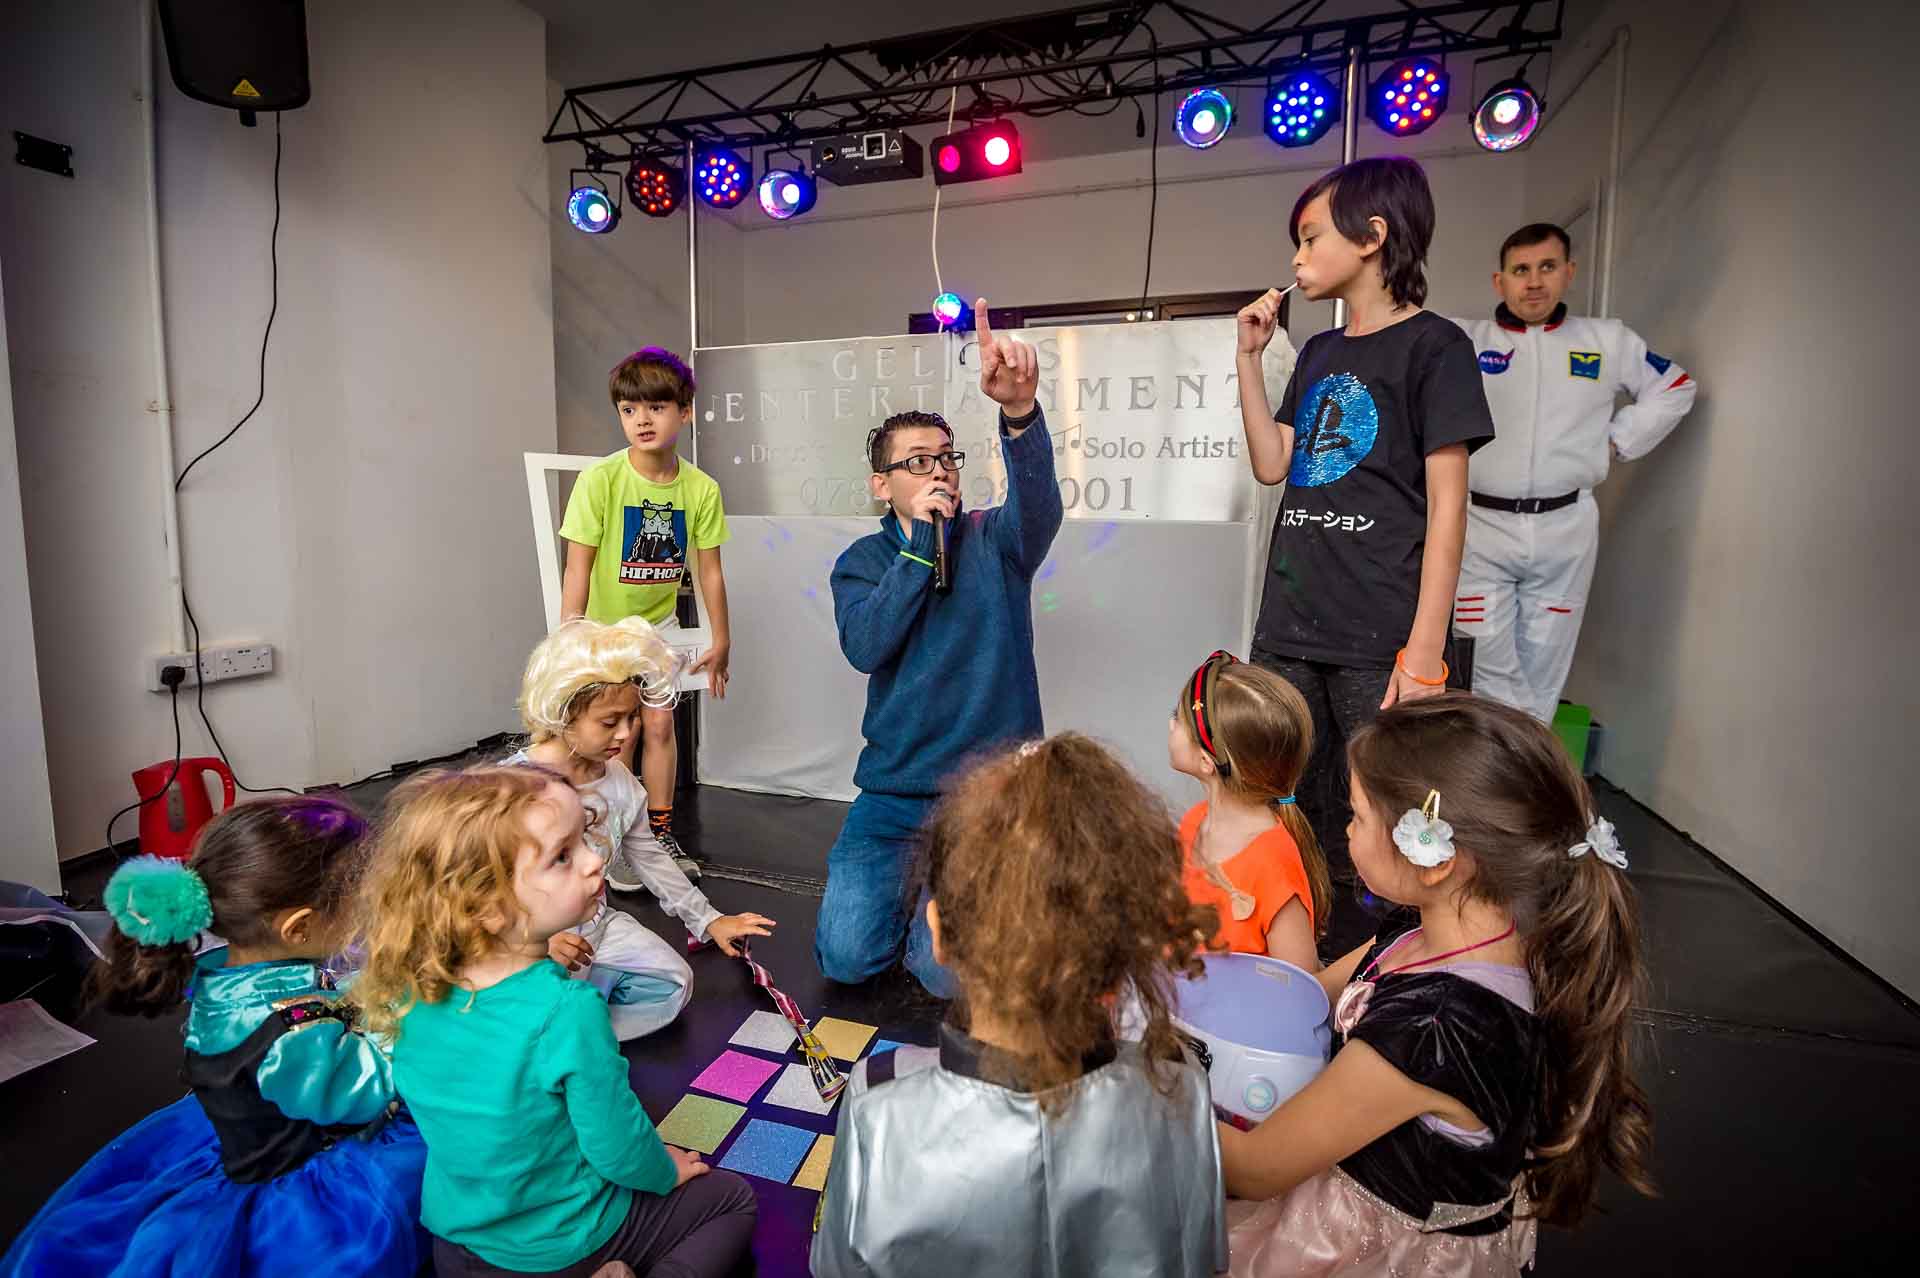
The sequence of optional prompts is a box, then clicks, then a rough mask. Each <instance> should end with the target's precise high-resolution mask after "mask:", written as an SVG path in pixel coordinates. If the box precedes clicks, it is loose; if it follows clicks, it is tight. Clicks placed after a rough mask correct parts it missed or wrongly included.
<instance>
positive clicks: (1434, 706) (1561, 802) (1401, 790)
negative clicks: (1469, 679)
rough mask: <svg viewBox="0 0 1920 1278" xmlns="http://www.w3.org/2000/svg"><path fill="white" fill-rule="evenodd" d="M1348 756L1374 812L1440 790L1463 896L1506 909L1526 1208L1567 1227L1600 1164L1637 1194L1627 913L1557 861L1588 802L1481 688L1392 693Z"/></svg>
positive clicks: (1643, 1125)
mask: <svg viewBox="0 0 1920 1278" xmlns="http://www.w3.org/2000/svg"><path fill="white" fill-rule="evenodd" d="M1347 755H1348V762H1349V764H1350V766H1351V767H1352V770H1353V775H1354V777H1355V779H1356V780H1358V781H1359V783H1360V788H1361V790H1362V791H1363V792H1364V793H1365V795H1366V797H1367V799H1368V800H1369V801H1370V802H1371V803H1372V804H1373V805H1374V808H1375V810H1376V811H1377V812H1378V814H1379V816H1380V819H1381V820H1382V821H1383V822H1385V823H1387V824H1388V825H1391V824H1392V823H1393V822H1394V821H1395V820H1396V819H1397V817H1398V814H1399V813H1401V812H1405V811H1407V810H1408V809H1410V808H1418V807H1419V806H1420V805H1421V803H1422V802H1423V801H1424V800H1425V798H1426V795H1427V792H1428V791H1429V790H1438V791H1439V792H1440V793H1441V794H1442V795H1444V796H1446V802H1447V822H1448V823H1449V824H1450V825H1452V826H1453V836H1454V840H1455V841H1456V842H1457V843H1458V844H1459V846H1460V849H1461V851H1462V852H1463V853H1465V854H1466V855H1467V857H1468V858H1470V859H1471V861H1472V863H1473V874H1472V876H1471V877H1470V878H1469V879H1468V880H1467V883H1466V887H1465V889H1464V890H1465V891H1467V892H1469V893H1471V894H1472V895H1473V896H1474V897H1476V898H1478V899H1481V900H1484V901H1488V902H1491V903H1492V904H1494V905H1497V906H1499V907H1501V908H1502V909H1504V910H1507V911H1508V912H1509V913H1511V914H1512V915H1513V921H1514V923H1515V924H1516V925H1517V926H1518V927H1519V929H1520V937H1521V940H1522V942H1523V944H1524V950H1525V954H1526V959H1527V971H1528V975H1529V976H1531V977H1532V979H1533V989H1534V996H1535V999H1536V1002H1537V1005H1538V1009H1537V1010H1538V1015H1539V1017H1540V1019H1541V1021H1542V1022H1543V1023H1544V1025H1545V1027H1546V1046H1547V1052H1546V1067H1545V1070H1544V1071H1543V1075H1542V1078H1541V1085H1540V1091H1539V1094H1538V1100H1537V1102H1536V1104H1535V1106H1534V1114H1533V1133H1532V1144H1533V1149H1534V1162H1533V1164H1532V1165H1531V1166H1530V1167H1529V1169H1528V1171H1527V1193H1528V1195H1529V1196H1530V1197H1531V1198H1532V1199H1533V1215H1534V1216H1535V1217H1536V1218H1537V1219H1539V1220H1542V1221H1544V1222H1546V1223H1547V1224H1550V1225H1572V1224H1576V1223H1577V1222H1578V1221H1579V1220H1580V1218H1581V1216H1582V1215H1584V1214H1585V1213H1586V1210H1587V1209H1588V1208H1589V1207H1590V1206H1591V1205H1592V1203H1593V1197H1594V1190H1595V1182H1596V1180H1597V1178H1598V1176H1599V1173H1600V1170H1601V1168H1602V1167H1607V1168H1611V1169H1612V1170H1613V1172H1614V1173H1615V1174H1616V1175H1618V1176H1619V1177H1620V1178H1621V1179H1622V1180H1624V1181H1626V1182H1627V1184H1628V1185H1630V1186H1631V1187H1632V1188H1634V1189H1635V1190H1638V1191H1639V1192H1640V1193H1643V1194H1649V1195H1651V1194H1652V1193H1653V1192H1654V1184H1653V1178H1652V1174H1651V1172H1650V1171H1649V1170H1648V1167H1647V1160H1648V1151H1649V1149H1650V1147H1651V1144H1652V1132H1653V1110H1652V1107H1651V1106H1650V1105H1649V1104H1648V1102H1647V1094H1646V1092H1645V1091H1643V1090H1642V1089H1641V1087H1640V1084H1639V1083H1638V1082H1637V1081H1636V1080H1635V1079H1634V1076H1633V1022H1632V1017H1631V1013H1632V1011H1633V1006H1634V1003H1635V1001H1636V1000H1637V999H1639V998H1640V996H1641V995H1642V994H1643V993H1644V985H1645V981H1646V972H1645V968H1644V967H1643V965H1642V962H1641V957H1640V950H1641V942H1640V919H1639V910H1638V907H1637V904H1636V902H1635V899H1634V890H1633V884H1632V883H1631V882H1630V881H1629V880H1628V878H1627V876H1626V874H1625V872H1623V871H1621V870H1618V869H1615V868H1614V867H1613V866H1611V865H1608V864H1606V863H1605V862H1603V861H1602V860H1601V859H1600V858H1599V857H1598V856H1592V855H1589V856H1583V857H1579V858H1577V859H1576V858H1574V857H1570V856H1569V855H1568V850H1569V849H1570V848H1572V847H1573V846H1574V845H1575V844H1577V843H1580V842H1582V841H1584V840H1585V839H1586V837H1587V829H1588V827H1589V826H1590V825H1591V824H1592V823H1593V820H1594V817H1595V812H1594V806H1593V795H1592V793H1591V792H1590V791H1589V790H1588V788H1587V783H1586V780H1585V779H1584V778H1582V777H1581V775H1580V773H1579V772H1578V771H1577V770H1576V769H1575V768H1574V766H1573V762H1572V760H1571V759H1569V758H1568V757H1567V752H1566V751H1565V750H1564V749H1562V748H1561V746H1560V742H1559V741H1558V740H1557V739H1556V738H1555V737H1554V735H1553V733H1552V732H1551V731H1550V730H1549V729H1548V728H1547V726H1546V725H1545V724H1543V723H1541V722H1540V721H1539V720H1537V719H1535V718H1533V717H1532V716H1531V715H1528V714H1525V713H1522V712H1521V711H1519V710H1514V709H1512V708H1510V707H1507V706H1503V705H1500V704H1498V703H1497V702H1493V701H1488V700H1486V699H1485V698H1483V697H1471V696H1466V695H1463V694H1462V695H1455V694H1447V695H1443V696H1439V697H1432V698H1429V699H1426V700H1422V701H1412V702H1402V703H1401V704H1400V705H1397V706H1395V707H1394V708H1393V709H1391V710H1386V711H1383V712H1381V714H1380V717H1379V718H1377V719H1375V720H1374V721H1373V722H1372V723H1371V724H1369V725H1367V726H1366V727H1365V728H1363V729H1361V730H1360V731H1359V732H1358V733H1356V734H1355V735H1354V738H1353V742H1352V744H1351V745H1350V746H1349V747H1348V751H1347Z"/></svg>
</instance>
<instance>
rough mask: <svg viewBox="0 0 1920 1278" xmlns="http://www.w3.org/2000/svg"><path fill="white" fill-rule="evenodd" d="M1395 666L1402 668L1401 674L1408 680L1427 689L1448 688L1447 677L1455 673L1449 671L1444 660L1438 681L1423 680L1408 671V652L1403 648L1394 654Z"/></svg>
mask: <svg viewBox="0 0 1920 1278" xmlns="http://www.w3.org/2000/svg"><path fill="white" fill-rule="evenodd" d="M1393 664H1394V665H1396V666H1398V667H1399V668H1400V673H1401V674H1403V675H1405V676H1406V677H1407V678H1409V679H1411V680H1413V681H1414V682H1415V683H1417V684H1419V685H1421V686H1422V687H1426V688H1444V687H1446V686H1447V676H1448V675H1450V674H1452V673H1453V672H1452V671H1451V670H1449V669H1447V663H1446V662H1445V661H1444V660H1443V661H1441V663H1440V677H1439V678H1438V679H1422V678H1421V677H1420V676H1419V675H1417V674H1415V673H1414V672H1413V671H1411V670H1409V669H1407V650H1406V649H1405V648H1402V649H1401V650H1400V651H1398V652H1396V653H1394V654H1393Z"/></svg>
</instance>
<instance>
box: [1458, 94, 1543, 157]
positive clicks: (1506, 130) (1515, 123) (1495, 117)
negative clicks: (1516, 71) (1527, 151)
mask: <svg viewBox="0 0 1920 1278" xmlns="http://www.w3.org/2000/svg"><path fill="white" fill-rule="evenodd" d="M1546 109H1547V104H1546V103H1545V102H1544V101H1543V100H1542V99H1541V97H1540V95H1539V94H1538V93H1535V92H1534V91H1533V86H1532V85H1530V84H1528V83H1527V82H1526V81H1525V80H1523V79H1521V78H1520V77H1518V76H1515V77H1514V78H1513V79H1511V80H1502V81H1501V82H1500V83H1499V84H1496V85H1494V86H1493V87H1492V88H1491V89H1489V90H1487V93H1486V96H1485V97H1483V98H1481V99H1480V105H1479V107H1478V108H1476V109H1475V110H1474V113H1473V140H1474V141H1475V142H1478V143H1479V144H1480V145H1481V146H1483V147H1485V148H1486V149H1487V150H1489V151H1511V150H1513V148H1515V147H1517V146H1519V145H1520V144H1521V143H1523V142H1525V141H1526V140H1527V139H1528V138H1530V137H1532V136H1533V131H1534V130H1535V129H1537V128H1539V127H1540V120H1541V118H1542V117H1543V116H1544V115H1545V114H1546Z"/></svg>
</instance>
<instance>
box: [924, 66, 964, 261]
mask: <svg viewBox="0 0 1920 1278" xmlns="http://www.w3.org/2000/svg"><path fill="white" fill-rule="evenodd" d="M959 102H960V86H959V85H957V84H956V85H954V86H953V88H951V89H949V90H948V91H947V132H948V133H952V132H953V109H954V107H955V106H957V105H958V104H959ZM936 163H937V161H936ZM940 191H941V187H940V183H938V182H935V183H934V184H933V235H932V237H931V244H932V247H933V295H934V296H935V297H938V296H940V295H941V294H942V293H944V292H946V291H947V286H946V285H945V284H944V283H942V282H941V279H940Z"/></svg>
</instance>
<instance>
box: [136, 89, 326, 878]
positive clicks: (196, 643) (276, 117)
mask: <svg viewBox="0 0 1920 1278" xmlns="http://www.w3.org/2000/svg"><path fill="white" fill-rule="evenodd" d="M281 151H282V146H281V134H280V113H279V112H278V111H275V112H274V113H273V232H272V234H271V235H269V236H268V239H267V255H268V260H269V262H270V263H271V268H270V280H271V285H270V287H271V290H272V303H271V305H270V306H269V307H268V308H267V326H266V329H265V331H263V332H262V333H261V334H260V370H259V382H260V390H259V393H258V394H257V395H255V396H254V398H253V407H251V408H249V409H248V410H247V411H246V413H245V415H243V416H242V417H241V418H240V420H239V421H237V422H235V423H234V424H233V426H232V428H231V429H229V430H228V431H227V433H226V434H224V435H222V436H221V437H220V438H219V439H216V440H215V441H214V442H213V443H211V444H209V445H208V446H207V447H205V448H203V449H201V450H200V452H199V454H198V455H197V456H195V457H194V459H193V460H192V461H190V462H188V463H187V464H186V466H185V468H184V469H182V470H181V472H180V474H179V475H178V476H176V477H175V478H174V481H173V490H174V491H175V492H176V493H177V492H179V491H180V486H181V485H182V484H184V483H186V482H187V476H188V474H190V473H191V472H192V470H193V468H194V467H195V466H198V465H199V464H200V462H201V460H202V459H203V458H205V457H207V456H208V455H210V454H211V453H212V452H213V451H214V450H215V449H217V448H219V447H220V446H221V445H222V444H224V443H226V442H227V441H228V440H230V439H232V438H233V437H234V436H235V435H236V434H238V433H239V430H240V428H241V427H242V426H245V425H246V424H247V423H248V422H249V421H252V420H253V415H254V414H255V413H257V412H259V411H260V405H262V404H264V403H265V402H266V399H267V344H268V342H270V341H271V340H272V338H273V321H274V319H275V318H276V317H277V316H278V315H279V314H280V156H281ZM180 606H181V608H182V609H184V610H185V612H186V614H187V624H188V625H190V626H191V627H192V628H193V702H194V708H195V709H196V710H197V711H198V712H199V714H200V722H201V723H202V724H203V725H205V727H206V729H207V737H208V739H210V740H211V741H212V742H213V749H214V752H215V753H216V754H218V755H219V756H220V762H222V763H224V764H226V765H227V771H228V772H233V771H234V767H233V760H232V759H229V758H228V757H227V750H226V747H225V746H223V745H221V744H220V735H219V734H218V733H217V732H215V731H214V730H213V720H212V719H210V718H209V717H208V716H207V677H206V674H205V672H204V671H203V670H202V669H201V658H200V622H199V621H198V619H196V618H195V617H194V615H193V604H192V603H191V602H190V601H189V600H188V598H187V587H186V574H185V572H184V570H183V571H182V573H181V583H180ZM174 717H175V719H176V727H177V726H178V725H177V720H178V718H179V714H178V710H177V709H176V711H175V716H174ZM178 753H179V752H178V751H177V750H176V751H175V754H176V758H175V766H176V770H177V769H178V763H179V760H178V758H177V755H178ZM233 783H234V785H235V786H237V787H238V788H239V789H242V790H245V791H246V792H247V793H248V794H269V793H278V794H296V795H297V794H299V793H300V792H299V791H298V790H290V789H288V788H287V787H285V786H278V785H275V786H267V787H265V788H264V789H263V788H258V787H255V786H250V785H248V784H247V783H246V782H244V781H242V780H241V779H240V777H239V775H238V774H237V773H235V775H234V778H233ZM163 792H164V791H163ZM109 846H111V840H109Z"/></svg>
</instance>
